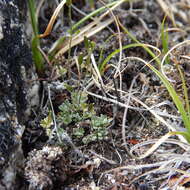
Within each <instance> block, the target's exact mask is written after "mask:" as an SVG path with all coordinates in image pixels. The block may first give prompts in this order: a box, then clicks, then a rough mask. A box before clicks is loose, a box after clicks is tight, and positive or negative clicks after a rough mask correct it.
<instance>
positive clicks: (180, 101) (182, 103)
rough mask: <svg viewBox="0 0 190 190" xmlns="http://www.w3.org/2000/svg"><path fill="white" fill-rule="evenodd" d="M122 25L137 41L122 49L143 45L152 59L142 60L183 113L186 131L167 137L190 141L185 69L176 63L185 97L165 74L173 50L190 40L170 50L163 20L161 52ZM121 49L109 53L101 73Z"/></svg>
mask: <svg viewBox="0 0 190 190" xmlns="http://www.w3.org/2000/svg"><path fill="white" fill-rule="evenodd" d="M120 26H121V28H122V29H123V31H124V32H125V33H126V34H127V35H128V36H129V37H130V38H131V39H132V40H133V41H134V42H135V43H132V44H128V45H126V46H123V47H122V50H126V49H129V48H134V47H142V48H143V49H144V50H145V51H146V52H147V53H148V54H149V55H150V56H151V57H152V60H151V61H150V62H146V61H143V60H141V61H143V62H144V64H145V65H146V66H148V67H149V68H150V69H151V70H152V71H153V72H154V73H155V74H156V75H157V76H158V77H159V78H160V80H161V81H162V82H163V84H164V86H165V87H166V89H167V91H168V92H169V94H170V96H171V98H172V100H173V102H174V104H175V105H176V107H177V110H178V111H179V113H180V115H181V118H182V120H183V124H184V126H185V128H186V131H173V132H169V135H168V134H167V138H168V137H169V136H172V135H182V136H183V137H184V138H185V139H186V141H187V142H188V143H190V110H189V106H190V104H189V97H188V93H187V86H186V81H185V77H184V74H183V71H182V70H181V68H180V66H179V65H178V64H175V66H176V67H177V69H178V71H179V75H180V78H181V81H182V91H183V95H184V96H183V97H184V98H182V97H181V95H179V94H178V93H177V92H176V90H175V88H174V86H173V84H172V82H171V81H170V80H169V79H168V78H167V76H166V75H165V73H164V71H163V66H164V65H165V64H169V55H170V54H171V52H172V51H173V50H175V49H176V48H179V47H182V46H184V45H189V44H190V40H186V41H183V42H181V43H179V44H177V45H176V46H174V47H173V48H171V49H170V50H168V34H167V31H165V30H164V21H163V23H162V29H161V40H162V46H163V51H162V52H161V51H159V50H158V49H157V48H156V47H153V46H151V45H148V44H143V43H141V42H139V41H138V40H137V39H136V38H135V37H134V36H133V35H132V34H131V33H130V32H129V31H128V30H127V29H126V28H125V27H124V26H123V25H122V24H121V23H120ZM151 49H154V50H157V51H158V52H159V55H156V54H155V53H154V52H153V51H152V50H151ZM120 51H121V50H120V49H116V50H115V51H114V52H112V53H111V54H110V55H108V56H107V58H106V59H105V60H104V61H103V62H102V63H101V64H100V65H99V70H100V73H101V74H103V73H104V70H105V68H106V66H107V65H108V62H109V60H110V59H111V58H112V57H114V56H115V55H116V54H118V53H119V52H120ZM162 53H163V55H164V56H163V58H162V59H161V58H160V55H161V54H162ZM153 61H156V63H157V68H159V69H157V68H156V67H155V66H153V65H152V64H151V63H152V62H153ZM164 138H165V137H164ZM162 142H163V141H162ZM156 147H157V146H156ZM154 150H155V147H154ZM151 152H153V151H151ZM147 155H149V154H146V156H147ZM143 157H145V156H143Z"/></svg>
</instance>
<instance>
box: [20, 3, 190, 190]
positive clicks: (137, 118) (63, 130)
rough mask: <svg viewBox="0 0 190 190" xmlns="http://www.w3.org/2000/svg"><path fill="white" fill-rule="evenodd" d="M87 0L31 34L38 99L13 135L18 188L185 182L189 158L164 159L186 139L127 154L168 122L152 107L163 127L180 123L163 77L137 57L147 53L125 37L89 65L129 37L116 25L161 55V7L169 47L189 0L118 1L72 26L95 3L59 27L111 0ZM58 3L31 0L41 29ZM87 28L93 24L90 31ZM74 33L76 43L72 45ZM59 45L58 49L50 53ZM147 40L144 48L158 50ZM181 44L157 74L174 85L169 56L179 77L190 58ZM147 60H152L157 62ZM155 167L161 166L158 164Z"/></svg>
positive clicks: (183, 31)
mask: <svg viewBox="0 0 190 190" xmlns="http://www.w3.org/2000/svg"><path fill="white" fill-rule="evenodd" d="M89 2H90V1H89ZM89 2H88V1H84V0H78V1H74V0H73V3H72V6H70V7H71V8H69V6H66V5H65V7H64V9H63V10H64V11H63V12H61V13H60V14H59V17H58V18H57V21H56V23H55V25H54V28H53V31H52V32H51V33H50V35H49V36H47V37H45V38H43V39H41V40H40V41H41V49H42V51H43V52H44V55H46V58H47V59H46V63H45V69H44V71H43V72H41V73H39V82H40V84H41V89H40V91H39V94H40V106H39V107H38V109H37V110H36V109H34V110H33V114H32V116H31V118H30V120H29V121H28V122H27V123H26V129H25V132H24V135H23V138H22V142H23V151H24V156H25V159H26V160H25V165H24V168H23V170H22V172H21V173H20V174H18V181H19V184H18V189H23V190H24V189H36V190H37V189H44V190H45V189H46V190H47V189H54V190H56V189H57V190H61V189H64V190H74V189H80V190H87V189H89V190H90V189H91V190H98V189H101V190H129V189H130V190H133V189H139V190H144V189H168V190H169V189H179V188H184V189H188V187H189V188H190V186H189V180H188V179H189V178H188V176H189V173H188V170H189V166H188V162H180V159H178V162H177V161H173V159H174V154H175V158H176V155H178V157H179V155H182V154H185V153H187V152H186V151H187V149H188V148H187V147H188V145H186V144H184V147H186V148H184V147H183V148H181V147H179V146H177V145H178V143H177V142H178V141H177V138H176V143H173V142H169V141H168V143H166V144H163V145H162V146H160V147H159V148H158V149H157V151H155V152H154V153H151V154H150V155H149V156H148V157H146V158H144V159H136V157H139V156H140V155H142V154H143V153H144V152H146V151H147V150H148V148H149V146H150V143H154V142H156V140H158V139H159V138H161V137H162V136H163V135H165V134H166V133H167V132H168V131H169V129H168V126H166V125H165V124H164V123H163V122H161V120H159V119H158V118H155V114H156V115H158V116H160V117H162V118H163V120H164V121H166V122H167V123H169V124H170V125H171V126H175V127H177V128H181V127H183V124H182V122H181V120H180V118H179V115H178V112H177V110H176V108H175V106H174V104H173V103H172V100H171V98H170V96H169V94H168V92H167V90H166V89H165V87H164V86H163V84H162V82H161V81H160V79H159V78H158V77H157V76H156V75H155V74H154V73H153V72H152V71H151V70H150V69H149V68H148V67H146V66H145V64H144V63H143V62H142V61H141V60H140V59H138V58H141V59H142V60H144V61H150V60H151V59H152V58H151V56H150V55H149V54H148V53H147V51H146V50H144V49H143V48H142V47H135V46H133V47H131V48H127V49H125V50H122V51H120V52H121V53H119V51H118V53H117V54H115V55H114V56H111V58H110V60H109V61H108V63H106V66H105V67H103V69H102V73H98V71H97V70H98V69H97V67H99V68H101V66H100V65H101V64H102V63H104V61H105V60H106V59H107V58H108V57H109V55H110V54H111V53H112V52H114V51H115V50H116V49H118V50H119V49H122V47H125V46H126V45H129V44H132V43H136V42H135V41H134V39H132V38H131V37H130V35H129V34H127V33H126V30H125V29H127V30H128V31H129V32H130V34H132V35H133V37H135V38H136V40H138V41H140V42H141V43H144V44H149V45H152V46H153V47H156V48H158V49H159V50H160V52H161V53H162V55H161V56H163V55H164V47H163V41H162V39H161V33H162V32H161V31H162V28H161V25H162V22H163V19H164V17H165V16H166V19H165V27H164V30H165V31H168V35H169V40H168V50H169V49H171V48H172V47H173V46H174V45H176V44H178V43H180V42H183V41H185V40H188V39H189V24H190V10H189V9H190V3H189V2H188V1H187V0H180V1H176V0H167V1H162V0H157V1H154V0H142V1H134V2H133V3H132V2H131V3H129V2H127V1H125V2H122V3H121V4H120V5H119V6H118V7H116V8H114V9H112V8H108V7H107V8H106V10H105V11H104V12H106V11H108V14H107V16H105V17H104V18H103V19H102V20H101V23H100V22H98V23H96V24H95V26H97V28H90V29H87V31H86V32H85V33H84V36H87V37H88V36H89V37H88V39H87V38H85V39H84V37H83V36H82V34H80V35H81V36H79V37H77V34H78V33H79V32H81V31H83V30H84V29H85V26H89V24H90V23H93V22H95V21H96V20H98V18H100V17H101V15H102V14H103V12H102V13H99V14H98V15H96V16H94V17H92V18H91V19H89V20H87V21H86V22H84V23H83V24H82V25H80V26H79V27H78V28H77V29H76V30H74V31H72V35H70V34H69V33H68V30H69V29H70V28H71V26H73V25H74V24H76V23H77V22H78V21H79V20H80V19H82V18H83V17H84V16H85V15H89V14H90V13H91V12H93V11H94V10H97V9H98V8H100V7H102V6H105V5H108V4H109V3H111V2H114V1H108V0H104V1H102V0H100V1H94V3H93V1H92V4H91V5H90V3H89ZM57 5H58V1H55V2H54V1H47V2H46V1H44V3H42V4H41V5H40V3H39V4H38V6H39V7H40V9H39V14H38V17H39V28H40V33H43V32H44V31H45V29H46V26H47V25H48V22H49V20H50V18H51V16H52V14H53V12H54V10H55V8H56V7H57ZM110 19H112V20H110ZM109 22H110V23H109ZM106 23H107V24H106ZM108 23H109V24H108ZM101 24H102V25H104V27H103V28H101V26H102V25H101ZM96 29H97V32H96V31H95V30H96ZM92 31H95V32H94V34H92V35H91V33H92ZM30 32H31V31H30V30H28V34H30ZM165 33H166V32H165ZM60 36H66V39H65V41H64V43H63V47H62V46H61V47H58V49H56V50H55V52H56V53H55V54H52V55H51V56H52V57H51V56H49V57H48V55H50V54H48V53H49V51H50V49H51V48H52V45H53V44H54V43H55V42H56V41H57V39H59V37H60ZM69 36H72V37H69ZM165 37H166V36H165ZM73 41H74V42H77V43H76V45H72V44H73ZM67 46H68V47H69V48H68V49H66V50H64V53H60V52H59V50H60V49H61V48H62V49H64V47H67ZM156 48H155V49H154V50H153V51H154V52H155V53H156V54H157V53H158V52H157V50H156ZM189 53H190V49H189V48H188V43H187V45H186V46H183V47H180V48H178V49H175V51H174V52H173V53H172V55H171V62H170V64H168V66H166V69H168V70H167V72H166V74H167V76H168V77H169V78H170V79H173V80H175V81H174V82H173V84H174V86H175V88H176V90H177V91H178V92H179V93H181V88H180V87H181V80H180V78H179V74H178V72H177V69H176V67H175V64H176V62H177V64H179V65H180V66H181V68H182V69H183V72H185V76H186V77H187V86H188V77H189V58H186V59H185V58H184V57H182V56H185V55H186V56H189ZM129 57H132V58H129ZM151 64H153V65H154V66H155V67H156V68H158V67H159V66H158V65H157V63H156V61H153V62H152V63H151ZM144 104H145V105H147V106H148V108H147V107H145V106H144ZM148 109H152V110H153V111H154V113H155V114H154V115H153V114H152V113H151V112H150V111H149V110H148ZM153 139H154V140H153ZM174 140H175V138H174ZM146 141H149V143H148V144H147V145H148V146H145V145H146V144H145V143H144V142H146ZM143 143H144V144H143ZM132 148H134V151H133V152H131V151H130V150H133V149H132ZM161 166H163V167H165V168H167V167H168V168H170V169H168V170H163V168H161ZM174 168H177V169H178V170H180V171H181V172H179V171H177V169H176V170H175V169H174ZM182 171H183V172H184V173H185V174H184V173H183V172H182ZM183 175H185V177H184V176H183ZM181 176H182V179H181V178H180V177H181ZM180 179H181V180H180ZM178 181H179V182H178Z"/></svg>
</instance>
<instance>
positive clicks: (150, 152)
mask: <svg viewBox="0 0 190 190" xmlns="http://www.w3.org/2000/svg"><path fill="white" fill-rule="evenodd" d="M172 135H175V132H169V133H167V134H166V135H164V136H163V137H161V138H160V139H159V140H158V141H157V142H156V143H155V144H154V145H152V147H151V148H149V149H148V150H147V152H145V153H144V154H142V155H141V156H139V157H136V158H137V159H143V158H146V157H147V156H149V155H150V154H152V153H153V152H154V151H155V150H156V149H157V148H158V147H159V146H160V145H161V144H162V143H164V142H165V141H166V140H167V139H168V138H169V137H170V136H172ZM131 154H132V155H133V152H132V151H131ZM134 157H135V156H134Z"/></svg>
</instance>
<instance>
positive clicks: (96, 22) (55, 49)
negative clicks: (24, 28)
mask: <svg viewBox="0 0 190 190" xmlns="http://www.w3.org/2000/svg"><path fill="white" fill-rule="evenodd" d="M126 1H128V0H117V1H113V2H110V3H108V4H106V5H104V6H102V7H100V8H98V9H95V10H94V1H90V6H91V8H92V10H93V11H92V12H91V13H89V14H88V15H86V16H84V18H82V19H81V20H79V21H78V22H77V23H75V24H74V25H71V26H70V29H69V30H68V33H69V34H70V37H69V38H68V37H66V36H61V37H60V38H59V39H57V40H56V41H55V42H54V43H53V44H52V46H51V48H50V50H49V52H48V54H47V55H46V56H45V58H46V59H48V61H49V62H54V61H55V60H56V59H57V58H58V57H60V56H62V55H63V54H64V53H65V52H69V51H70V50H71V48H72V47H73V46H76V45H78V44H79V43H81V42H83V41H84V38H85V37H87V38H89V37H91V36H93V35H95V34H96V33H97V32H99V31H101V30H102V29H104V28H105V27H107V26H108V25H110V24H111V23H112V22H114V19H113V18H108V19H105V18H106V16H107V15H108V14H109V12H110V10H113V9H115V8H117V7H118V6H119V5H121V4H122V3H123V2H126ZM44 2H45V1H43V3H44ZM28 4H29V10H30V18H31V24H32V28H33V39H32V52H33V59H34V62H35V66H36V69H37V71H38V72H39V73H40V72H43V70H44V64H45V58H44V55H43V53H42V50H41V48H40V39H41V38H44V37H46V36H48V35H49V34H50V33H51V31H52V29H53V25H54V23H55V21H56V19H57V17H58V14H59V13H60V11H61V9H62V8H63V6H64V5H67V6H68V7H69V8H70V9H69V10H70V11H69V15H68V17H69V18H70V17H71V6H72V1H71V0H62V1H61V2H60V4H59V5H58V6H57V8H56V9H55V11H54V13H53V15H52V17H51V19H50V21H49V23H48V25H47V28H46V30H45V32H44V33H43V34H39V32H38V22H37V20H38V18H37V16H36V5H35V1H34V0H29V1H28ZM40 6H42V4H40ZM97 15H100V16H97ZM70 19H71V18H70ZM103 19H104V21H102V20H103ZM90 20H92V21H91V22H90V23H89V24H86V25H85V26H84V27H81V25H84V24H85V22H86V21H90Z"/></svg>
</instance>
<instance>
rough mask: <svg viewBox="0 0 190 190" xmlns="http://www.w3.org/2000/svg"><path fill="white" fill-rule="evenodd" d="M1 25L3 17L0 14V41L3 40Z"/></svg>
mask: <svg viewBox="0 0 190 190" xmlns="http://www.w3.org/2000/svg"><path fill="white" fill-rule="evenodd" d="M2 23H3V17H2V15H1V14H0V40H1V39H3V38H4V35H3V29H2Z"/></svg>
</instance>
